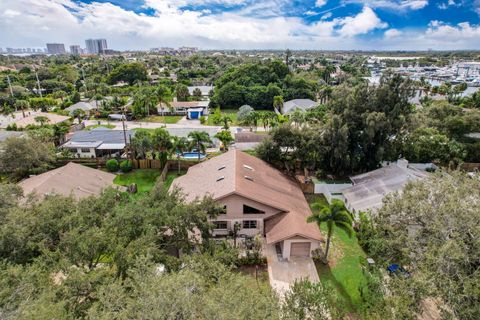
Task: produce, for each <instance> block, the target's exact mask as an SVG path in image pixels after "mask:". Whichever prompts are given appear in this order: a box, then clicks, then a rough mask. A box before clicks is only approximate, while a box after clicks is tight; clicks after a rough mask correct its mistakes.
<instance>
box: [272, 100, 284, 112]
mask: <svg viewBox="0 0 480 320" xmlns="http://www.w3.org/2000/svg"><path fill="white" fill-rule="evenodd" d="M273 107H274V108H275V109H277V110H278V112H280V113H282V114H283V97H282V96H275V97H273Z"/></svg>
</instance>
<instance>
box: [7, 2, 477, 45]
mask: <svg viewBox="0 0 480 320" xmlns="http://www.w3.org/2000/svg"><path fill="white" fill-rule="evenodd" d="M195 1H197V3H200V2H202V1H203V2H205V1H210V2H212V1H222V3H228V4H231V5H238V6H239V7H238V8H236V7H235V9H234V10H227V11H224V12H220V13H218V11H217V12H215V11H214V10H212V11H213V12H210V11H204V10H205V8H201V9H199V10H198V11H195V10H193V9H191V8H190V9H187V7H184V6H185V5H186V4H192V3H194V2H195ZM248 1H249V3H250V0H248ZM367 1H368V0H367ZM479 1H480V0H479ZM258 2H259V1H257V2H256V3H258ZM287 2H288V0H266V1H262V3H261V4H258V5H257V6H256V7H255V6H254V7H255V8H256V9H259V8H264V9H265V8H266V9H265V10H266V11H268V10H270V12H268V14H265V16H259V15H258V14H257V15H253V16H252V15H251V14H249V13H248V8H247V7H251V6H250V5H243V4H244V3H246V2H244V1H242V0H161V1H160V0H145V4H144V6H146V7H148V8H151V9H153V14H152V15H147V14H142V13H136V12H133V11H128V10H125V9H124V8H121V7H119V6H116V5H113V4H111V3H108V2H103V3H100V2H92V3H90V4H82V3H81V2H78V1H73V0H0V47H6V46H9V47H37V46H44V45H45V43H46V42H62V43H65V44H66V45H70V44H80V45H82V46H83V45H84V40H85V39H88V38H92V37H102V38H106V39H107V40H108V43H109V47H111V48H113V49H147V48H150V47H159V46H182V45H187V46H198V47H200V48H202V49H232V48H245V49H250V48H255V49H270V48H276V49H282V48H285V47H286V46H288V47H291V48H299V49H371V48H376V49H382V48H383V49H426V48H442V49H459V48H463V49H472V48H473V49H474V48H479V47H480V26H478V25H473V24H471V23H468V22H465V23H462V24H457V25H449V24H448V23H445V22H441V21H432V22H431V23H430V24H429V25H428V26H426V27H425V28H424V29H420V30H397V29H391V28H390V29H388V30H386V31H385V33H384V34H383V36H376V35H375V33H373V31H375V30H382V29H387V28H388V24H387V23H386V22H385V21H383V20H382V19H381V18H380V17H379V16H378V15H377V13H376V12H375V10H374V9H372V8H370V7H368V6H364V7H363V8H359V10H360V12H358V11H357V13H355V14H353V15H351V16H343V17H337V18H335V19H330V18H331V15H329V14H328V13H326V14H325V15H324V16H323V18H322V17H319V19H318V21H316V22H311V21H310V22H306V21H305V20H303V18H302V17H304V15H301V16H300V17H295V16H289V15H285V14H282V13H281V12H277V11H275V6H274V4H275V3H277V7H278V4H279V3H281V4H284V3H287ZM250 10H253V9H252V8H250ZM19 13H21V15H19ZM302 13H303V12H302ZM318 14H319V15H320V14H322V13H318ZM39 30H45V31H48V32H39ZM394 30H396V31H394ZM369 33H372V34H373V35H372V36H371V37H367V38H366V37H358V36H359V35H365V34H369Z"/></svg>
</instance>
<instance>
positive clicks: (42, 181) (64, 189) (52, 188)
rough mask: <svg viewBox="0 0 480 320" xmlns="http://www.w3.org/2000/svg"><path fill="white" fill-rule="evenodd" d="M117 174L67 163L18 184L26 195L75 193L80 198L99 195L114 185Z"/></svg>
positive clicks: (65, 194) (67, 194)
mask: <svg viewBox="0 0 480 320" xmlns="http://www.w3.org/2000/svg"><path fill="white" fill-rule="evenodd" d="M113 179H115V175H114V174H111V173H108V172H104V171H101V170H97V169H92V168H89V167H86V166H82V165H81V164H77V163H73V162H70V163H68V164H67V165H65V166H63V167H60V168H57V169H54V170H51V171H48V172H45V173H42V174H40V175H38V176H34V177H31V178H28V179H25V180H23V181H21V182H20V183H19V184H18V185H19V186H20V187H21V188H22V189H23V193H24V194H25V195H27V194H30V193H32V192H35V193H36V194H37V195H39V196H41V197H43V196H44V195H47V194H59V195H64V196H69V195H73V196H74V197H75V198H77V199H80V198H84V197H88V196H92V195H99V194H100V193H101V192H102V190H103V189H105V188H107V187H112V186H113Z"/></svg>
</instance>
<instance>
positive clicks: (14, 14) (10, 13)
mask: <svg viewBox="0 0 480 320" xmlns="http://www.w3.org/2000/svg"><path fill="white" fill-rule="evenodd" d="M19 15H21V13H20V12H18V11H15V10H10V9H7V10H5V12H4V13H3V16H4V17H5V18H14V17H17V16H19Z"/></svg>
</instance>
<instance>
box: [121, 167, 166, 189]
mask: <svg viewBox="0 0 480 320" xmlns="http://www.w3.org/2000/svg"><path fill="white" fill-rule="evenodd" d="M160 173H161V172H160V170H158V169H137V170H134V171H132V172H129V173H123V174H119V175H118V176H116V177H115V180H113V182H114V183H115V184H118V185H121V186H129V185H131V184H133V183H136V184H137V188H138V189H137V190H138V193H143V192H149V191H150V190H152V188H153V187H154V186H155V183H156V182H157V178H158V177H159V176H160Z"/></svg>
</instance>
